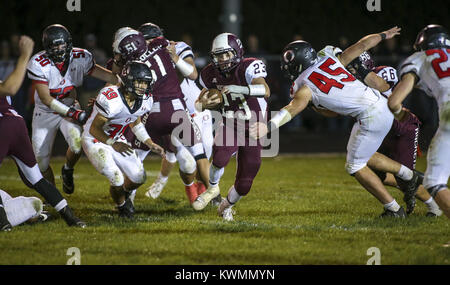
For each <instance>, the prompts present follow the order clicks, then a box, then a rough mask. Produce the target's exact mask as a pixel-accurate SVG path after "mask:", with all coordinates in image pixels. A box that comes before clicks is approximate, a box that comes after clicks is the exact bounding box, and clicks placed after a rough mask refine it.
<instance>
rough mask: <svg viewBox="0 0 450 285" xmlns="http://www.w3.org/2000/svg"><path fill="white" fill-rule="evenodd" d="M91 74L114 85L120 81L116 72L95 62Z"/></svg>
mask: <svg viewBox="0 0 450 285" xmlns="http://www.w3.org/2000/svg"><path fill="white" fill-rule="evenodd" d="M91 76H92V77H95V78H97V79H99V80H103V81H105V82H107V83H110V84H113V85H116V84H117V83H119V78H118V77H117V76H116V75H115V74H114V73H112V72H111V71H110V70H108V69H106V68H104V67H102V66H100V65H98V64H95V67H94V69H93V70H92V73H91Z"/></svg>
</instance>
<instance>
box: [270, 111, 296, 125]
mask: <svg viewBox="0 0 450 285" xmlns="http://www.w3.org/2000/svg"><path fill="white" fill-rule="evenodd" d="M291 119H292V116H291V113H289V111H288V110H286V109H282V110H281V111H280V112H278V113H277V114H276V115H275V116H274V117H273V118H272V119H271V120H270V121H269V122H271V123H273V124H274V126H275V128H279V127H281V126H282V125H284V124H286V123H287V122H289V121H290V120H291ZM271 128H272V127H271Z"/></svg>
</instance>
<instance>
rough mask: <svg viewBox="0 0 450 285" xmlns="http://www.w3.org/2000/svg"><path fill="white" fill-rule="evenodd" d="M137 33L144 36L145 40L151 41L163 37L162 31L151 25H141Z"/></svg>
mask: <svg viewBox="0 0 450 285" xmlns="http://www.w3.org/2000/svg"><path fill="white" fill-rule="evenodd" d="M138 31H139V32H141V33H142V34H143V35H144V38H145V40H151V39H154V38H157V37H161V36H163V33H164V30H163V29H161V28H160V27H159V26H158V25H156V24H153V23H145V24H142V25H141V26H140V27H139V28H138Z"/></svg>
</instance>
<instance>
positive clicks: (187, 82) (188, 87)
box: [138, 23, 213, 199]
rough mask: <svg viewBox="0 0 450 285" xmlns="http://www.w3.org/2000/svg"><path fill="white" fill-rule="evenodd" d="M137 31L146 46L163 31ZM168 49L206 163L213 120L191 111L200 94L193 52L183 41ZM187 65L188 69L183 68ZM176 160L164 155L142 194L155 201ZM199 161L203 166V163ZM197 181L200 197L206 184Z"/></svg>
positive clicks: (156, 28)
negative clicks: (151, 180)
mask: <svg viewBox="0 0 450 285" xmlns="http://www.w3.org/2000/svg"><path fill="white" fill-rule="evenodd" d="M138 30H139V31H140V32H141V33H142V34H143V35H144V38H145V40H146V41H147V43H148V44H149V43H150V42H151V40H152V39H154V38H156V37H160V36H163V30H162V29H161V28H160V27H159V26H158V25H155V24H153V23H145V24H143V25H141V26H140V27H139V28H138ZM167 50H168V51H169V53H170V56H171V58H172V61H173V62H174V63H175V65H176V67H177V73H178V75H179V76H178V77H179V80H180V81H181V84H180V87H181V90H182V92H183V94H184V96H185V97H184V100H185V101H186V106H187V109H188V110H189V114H190V115H191V117H192V118H193V120H194V122H195V123H196V124H197V126H198V127H199V128H200V132H201V134H202V144H203V148H204V149H205V154H206V157H207V158H208V160H209V158H210V157H211V152H212V143H213V136H212V118H211V114H210V112H209V110H205V111H203V112H197V111H196V110H195V108H194V104H195V100H196V99H197V98H198V96H199V94H200V89H199V88H198V87H197V84H196V83H195V80H196V79H197V78H198V72H197V68H196V66H195V63H194V53H193V52H192V48H191V47H190V46H189V45H187V44H186V43H185V42H176V43H175V42H170V45H169V46H167ZM186 63H187V64H189V65H190V66H188V65H186ZM176 161H177V159H176V156H175V154H174V153H172V152H167V153H166V158H165V159H163V160H162V162H161V171H160V173H159V174H158V177H157V179H156V180H155V182H153V184H152V185H151V186H150V187H149V189H148V191H147V192H146V193H145V195H146V196H147V197H152V198H153V199H156V198H157V197H158V196H159V195H160V194H161V191H162V190H163V189H164V186H165V185H166V183H167V180H168V178H169V174H170V171H171V170H172V168H173V166H174V164H175V162H176ZM199 161H200V162H202V163H204V160H199ZM199 161H197V162H199ZM197 167H205V168H206V169H207V170H208V167H209V165H207V164H206V165H205V166H199V165H197ZM199 173H200V172H199V171H197V176H198V174H199ZM197 178H198V179H197V181H198V182H197V183H196V186H197V187H196V188H197V195H200V194H201V193H203V192H205V191H206V187H205V184H203V183H202V182H201V180H199V179H201V178H200V177H197Z"/></svg>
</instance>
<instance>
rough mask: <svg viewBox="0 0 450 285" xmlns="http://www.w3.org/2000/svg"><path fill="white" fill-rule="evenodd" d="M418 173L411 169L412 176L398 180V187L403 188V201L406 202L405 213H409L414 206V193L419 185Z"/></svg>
mask: <svg viewBox="0 0 450 285" xmlns="http://www.w3.org/2000/svg"><path fill="white" fill-rule="evenodd" d="M419 178H420V175H419V173H418V171H416V170H413V178H412V179H411V180H409V181H403V180H399V183H398V184H399V187H400V188H401V189H402V190H403V193H404V196H403V201H404V202H405V203H406V213H407V214H408V215H410V214H411V213H412V212H413V211H414V208H415V207H416V193H417V190H418V189H419V185H420V179H419Z"/></svg>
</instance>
